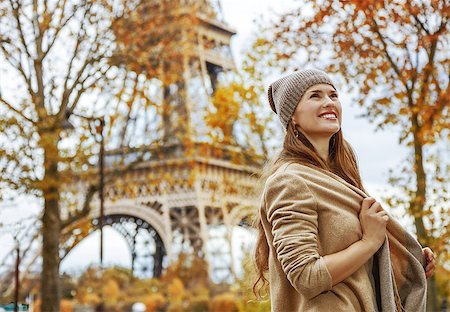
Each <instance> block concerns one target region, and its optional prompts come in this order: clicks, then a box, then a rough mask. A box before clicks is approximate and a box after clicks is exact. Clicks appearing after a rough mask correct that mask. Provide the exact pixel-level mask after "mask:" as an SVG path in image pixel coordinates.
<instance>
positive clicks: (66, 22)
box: [43, 1, 77, 58]
mask: <svg viewBox="0 0 450 312" xmlns="http://www.w3.org/2000/svg"><path fill="white" fill-rule="evenodd" d="M59 2H60V1H58V5H59ZM58 5H57V7H58ZM65 6H66V1H64V3H63V5H62V7H61V10H62V12H63V13H61V18H60V20H59V23H58V24H59V26H58V27H57V28H56V29H55V34H54V36H53V39H52V40H51V41H50V43H49V45H48V47H47V49H46V50H45V51H43V53H44V54H43V57H44V58H45V57H46V56H47V54H48V52H49V51H50V50H51V49H52V47H53V45H54V44H55V42H56V39H57V38H58V35H59V32H60V31H61V30H62V29H63V28H64V27H65V26H66V25H67V24H68V23H69V21H70V20H71V19H72V18H73V17H74V16H75V13H76V12H77V10H76V9H74V10H73V12H72V14H71V15H69V16H68V17H67V18H66V19H65V20H63V19H64V8H65ZM55 10H56V9H55ZM76 50H77V49H76Z"/></svg>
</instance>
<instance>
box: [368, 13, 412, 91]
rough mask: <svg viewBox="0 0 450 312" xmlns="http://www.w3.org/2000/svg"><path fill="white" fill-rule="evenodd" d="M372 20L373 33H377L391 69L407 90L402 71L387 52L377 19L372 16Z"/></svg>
mask: <svg viewBox="0 0 450 312" xmlns="http://www.w3.org/2000/svg"><path fill="white" fill-rule="evenodd" d="M372 22H373V25H374V30H375V33H376V34H377V35H378V37H379V39H380V41H381V43H382V44H383V48H384V52H385V54H386V57H387V59H388V61H389V63H390V64H391V66H392V69H393V70H394V71H395V73H396V74H397V76H398V78H399V79H400V81H401V82H402V84H403V86H404V87H405V88H406V90H407V91H408V92H409V90H410V89H409V87H408V84H407V83H406V81H405V80H404V79H403V77H402V73H401V71H400V69H399V68H398V66H397V64H396V63H395V62H394V59H393V58H392V56H391V55H390V54H389V52H388V46H387V43H386V41H385V40H384V37H383V35H382V34H381V32H380V28H379V26H378V24H377V21H376V20H375V19H374V18H372Z"/></svg>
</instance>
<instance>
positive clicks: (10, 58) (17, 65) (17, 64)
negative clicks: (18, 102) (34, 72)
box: [0, 44, 35, 98]
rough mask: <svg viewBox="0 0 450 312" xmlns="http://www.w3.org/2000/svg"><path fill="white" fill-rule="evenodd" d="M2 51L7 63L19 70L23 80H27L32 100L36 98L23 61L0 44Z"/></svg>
mask: <svg viewBox="0 0 450 312" xmlns="http://www.w3.org/2000/svg"><path fill="white" fill-rule="evenodd" d="M0 49H1V50H2V51H3V53H4V54H5V56H6V61H7V62H8V63H9V64H10V65H11V66H12V67H14V68H15V69H17V70H18V71H19V73H20V75H21V76H22V78H23V79H24V80H25V82H26V84H27V87H28V92H29V93H30V96H31V97H32V98H34V96H35V92H34V91H33V87H32V84H31V78H30V77H29V76H28V75H27V74H26V73H25V70H24V68H23V66H22V61H21V60H18V59H16V58H15V57H14V56H13V55H12V54H11V53H9V52H8V51H7V50H6V49H5V47H4V46H3V45H2V44H0Z"/></svg>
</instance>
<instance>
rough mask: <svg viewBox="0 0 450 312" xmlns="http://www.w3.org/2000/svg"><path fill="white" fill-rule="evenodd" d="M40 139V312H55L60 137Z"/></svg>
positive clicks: (50, 136)
mask: <svg viewBox="0 0 450 312" xmlns="http://www.w3.org/2000/svg"><path fill="white" fill-rule="evenodd" d="M41 138H42V139H41V146H42V147H43V149H44V168H45V175H44V179H43V181H42V191H43V196H44V201H45V202H44V215H43V217H42V273H41V299H42V301H41V302H42V307H41V311H46V312H58V311H59V308H60V307H59V304H60V285H59V262H60V258H59V240H60V233H61V218H60V212H59V189H58V182H59V181H58V180H59V179H58V178H59V177H58V168H57V166H58V149H57V144H58V138H59V134H56V135H55V134H50V133H49V134H47V133H45V134H43V135H41Z"/></svg>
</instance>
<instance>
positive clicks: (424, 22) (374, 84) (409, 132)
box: [267, 0, 450, 311]
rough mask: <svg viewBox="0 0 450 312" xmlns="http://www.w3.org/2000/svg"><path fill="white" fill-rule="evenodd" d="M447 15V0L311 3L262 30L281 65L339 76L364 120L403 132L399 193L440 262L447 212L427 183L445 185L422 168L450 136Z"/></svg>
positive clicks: (448, 235) (431, 305) (447, 235)
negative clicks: (406, 155) (404, 178)
mask: <svg viewBox="0 0 450 312" xmlns="http://www.w3.org/2000/svg"><path fill="white" fill-rule="evenodd" d="M449 14H450V6H449V2H448V1H445V0H441V1H374V0H365V1H334V0H322V1H311V2H309V3H308V4H305V5H302V6H301V7H299V8H297V9H294V10H292V11H291V12H289V13H286V14H283V15H282V16H281V17H280V19H279V21H278V22H277V23H276V25H275V27H274V28H271V29H270V30H269V31H268V32H267V34H268V35H267V36H268V38H267V40H268V43H269V46H271V47H272V49H273V51H274V53H275V54H276V58H277V59H278V60H279V62H280V64H282V66H283V67H284V68H290V69H296V68H303V67H304V66H306V65H307V63H306V62H308V63H309V65H316V67H319V68H322V69H325V70H326V71H328V72H330V73H336V74H338V76H339V77H342V78H343V81H344V82H345V84H346V87H348V89H347V90H348V91H355V93H353V94H355V97H354V100H355V101H356V102H358V103H359V105H361V106H362V107H364V108H365V109H366V114H365V117H366V118H368V120H370V121H372V122H374V123H375V124H376V125H377V126H378V127H379V128H387V127H390V126H396V127H398V128H400V129H401V135H400V143H403V144H404V145H406V146H407V147H408V148H409V149H410V152H411V155H412V156H411V158H410V159H408V161H409V166H408V171H407V172H405V173H406V175H411V179H409V183H406V184H404V186H405V187H404V188H403V190H405V191H406V192H405V193H404V194H405V196H406V197H407V200H406V204H407V207H406V208H407V211H408V213H409V215H410V216H411V217H412V218H413V221H414V226H415V229H416V234H417V237H418V239H419V241H420V243H421V244H423V245H430V246H431V247H432V248H433V249H434V251H435V252H436V254H437V255H438V263H439V262H440V263H442V264H445V263H446V265H448V261H449V259H448V248H447V252H444V251H445V248H446V247H445V246H448V245H449V239H450V232H449V226H450V225H449V221H450V220H449V218H448V215H449V213H448V211H449V210H448V209H449V207H448V202H445V201H440V202H437V203H438V204H437V205H436V203H435V200H434V197H436V196H434V195H433V194H432V189H433V188H434V187H432V186H430V183H431V181H432V180H434V181H435V182H437V183H438V184H437V185H439V186H438V188H440V189H442V188H444V184H442V182H443V181H439V178H437V179H436V177H437V176H438V175H439V174H438V173H437V171H436V170H428V171H427V166H426V158H427V157H426V156H427V155H430V154H432V151H433V146H436V144H437V145H439V144H441V143H440V142H442V141H448V139H449V132H448V131H447V130H446V129H448V127H449V124H450V113H449V103H450V93H449V91H450V83H449V72H450V59H449V54H448V49H449V38H450V36H449V30H450V23H449ZM441 169H443V170H448V168H445V166H443V168H441ZM440 175H441V176H442V174H440ZM443 175H444V176H445V175H447V176H448V171H447V173H444V174H443ZM394 186H397V185H394ZM400 189H402V188H400ZM436 216H441V220H440V222H435V220H433V219H435V218H436ZM436 239H437V240H438V241H439V242H440V243H438V244H437V243H436ZM445 255H447V256H445ZM445 257H447V258H445ZM434 281H435V280H434V278H433V279H430V280H429V287H428V289H429V293H428V298H429V300H428V309H429V311H436V310H437V309H438V308H437V304H438V301H437V298H436V290H435V286H434Z"/></svg>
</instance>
